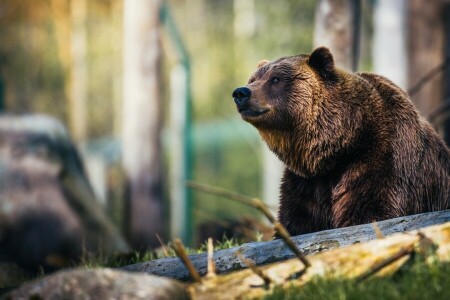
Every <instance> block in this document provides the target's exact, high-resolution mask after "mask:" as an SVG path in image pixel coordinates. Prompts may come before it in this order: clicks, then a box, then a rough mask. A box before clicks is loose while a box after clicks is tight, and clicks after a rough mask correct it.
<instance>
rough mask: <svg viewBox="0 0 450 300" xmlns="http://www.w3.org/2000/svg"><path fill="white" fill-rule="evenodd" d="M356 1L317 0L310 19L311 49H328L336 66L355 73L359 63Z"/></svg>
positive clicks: (357, 1) (358, 2)
mask: <svg viewBox="0 0 450 300" xmlns="http://www.w3.org/2000/svg"><path fill="white" fill-rule="evenodd" d="M359 6H360V0H318V1H317V4H316V16H315V19H314V22H315V23H314V47H320V46H325V47H328V48H329V49H330V50H331V53H332V54H333V57H334V60H335V63H336V65H337V66H338V67H340V68H343V69H345V70H347V71H351V70H353V71H356V69H357V62H358V60H359V53H358V46H359V45H358V43H359V37H358V32H359V31H358V30H359V26H360V24H359Z"/></svg>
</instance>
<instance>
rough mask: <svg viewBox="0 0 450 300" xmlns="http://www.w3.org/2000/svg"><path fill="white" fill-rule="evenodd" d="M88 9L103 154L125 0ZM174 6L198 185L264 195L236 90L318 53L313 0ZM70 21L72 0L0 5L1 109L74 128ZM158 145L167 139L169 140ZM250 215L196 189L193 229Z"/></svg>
mask: <svg viewBox="0 0 450 300" xmlns="http://www.w3.org/2000/svg"><path fill="white" fill-rule="evenodd" d="M86 3H87V7H86V16H85V17H86V22H85V26H84V31H85V33H84V34H85V37H86V58H87V59H86V62H85V65H86V70H87V71H86V77H87V78H86V80H87V92H86V93H87V107H88V109H87V112H86V114H87V133H86V140H85V141H82V142H83V143H87V142H89V143H95V142H99V141H103V142H104V144H105V145H109V146H107V147H111V148H114V147H116V148H117V147H118V145H119V143H118V142H117V140H118V137H119V136H120V130H121V128H120V126H121V107H122V86H121V84H122V68H123V66H122V64H123V60H122V51H123V40H122V39H123V37H122V33H123V20H122V18H123V3H122V1H121V0H90V1H87V2H86ZM168 3H169V4H170V7H171V10H172V14H173V16H174V18H175V21H176V22H177V25H178V27H179V30H180V31H181V34H182V38H183V40H184V42H185V44H186V45H187V48H188V52H189V55H190V59H191V69H192V102H193V133H194V143H193V147H194V160H193V162H194V164H193V180H195V181H199V182H204V183H208V184H212V185H217V186H221V187H225V188H228V189H230V190H233V191H236V192H239V193H243V194H246V195H250V196H258V197H261V196H262V194H261V190H262V159H263V158H262V151H261V149H262V143H261V141H260V138H259V136H258V134H257V131H256V130H255V129H254V128H253V127H251V126H250V125H248V124H246V123H244V122H242V121H241V120H240V117H239V115H238V114H237V113H236V111H235V106H234V103H233V100H232V98H231V92H232V91H233V89H234V88H236V87H238V86H241V85H244V84H245V83H246V82H247V79H248V78H249V76H250V75H251V73H252V72H253V71H254V70H255V69H256V64H257V63H258V61H259V60H261V59H269V60H270V59H274V58H277V57H280V56H287V55H294V54H298V53H308V52H310V51H311V50H312V37H313V24H314V15H315V4H316V1H314V0H301V1H298V0H279V1H270V0H258V1H231V0H217V1H208V0H170V1H168ZM242 5H244V7H243V6H242ZM245 5H247V6H245ZM248 5H250V7H249V6H248ZM366 13H367V12H366ZM364 20H365V21H364V22H366V23H367V24H366V25H363V28H365V30H367V34H369V35H370V25H368V24H369V22H368V21H367V18H366V19H364ZM71 22H72V21H71V15H70V1H68V0H1V1H0V87H1V86H4V87H5V88H4V90H3V93H0V99H2V106H3V107H2V109H4V110H5V111H7V112H13V113H16V112H17V113H25V112H33V113H45V114H50V115H52V116H54V117H56V118H58V119H60V120H61V121H62V122H64V123H65V124H66V125H67V126H68V127H69V128H70V124H69V120H68V118H69V110H70V103H69V97H68V95H69V93H70V88H71V87H70V84H69V82H70V76H72V75H71V72H70V67H69V66H70V63H71V61H70V60H71V57H70V51H71V49H70V47H71V42H73V41H71V37H70V34H69V31H70V27H71V25H72V24H71ZM366 37H367V35H366ZM162 38H163V60H164V61H163V66H164V68H163V74H162V75H163V76H164V80H163V93H164V96H163V99H164V115H165V116H167V115H168V107H169V106H168V102H169V99H170V96H169V91H168V88H169V79H168V78H169V70H170V68H171V67H172V66H173V64H174V54H173V49H171V48H170V46H169V45H168V43H167V42H166V41H165V39H167V37H165V36H164V35H163V36H162ZM369 48H370V47H369V46H367V43H366V44H364V43H363V46H362V52H363V58H364V57H370V55H369V54H368V52H369ZM362 65H363V67H364V68H369V67H370V60H368V59H365V60H363V64H362ZM0 91H1V88H0ZM166 120H167V118H166ZM165 122H167V121H165ZM162 139H163V141H166V140H167V138H165V136H164V133H163V137H162ZM163 144H164V145H165V147H166V149H167V147H170V145H168V143H167V142H165V143H163ZM111 151H112V152H114V153H116V152H117V151H119V150H117V149H116V150H114V149H113V150H111ZM119 152H120V151H119ZM112 160H113V163H112V165H114V163H116V164H118V163H119V162H118V158H117V156H113V158H112ZM166 160H167V159H166ZM166 164H169V162H168V161H167V162H166ZM111 169H112V170H113V171H112V172H110V174H109V177H108V179H107V182H108V185H109V189H110V190H109V194H108V195H107V197H108V199H107V202H106V203H109V206H108V207H107V209H108V211H110V212H111V215H112V216H113V217H114V219H115V220H116V221H118V222H120V221H121V213H120V211H121V209H122V204H121V201H122V199H121V192H120V184H121V182H120V180H121V177H120V176H121V175H120V174H119V173H120V172H117V168H116V169H114V168H113V167H112V168H111ZM168 189H170V186H169V185H168V184H167V185H166V191H167V190H168ZM166 194H168V193H167V192H166ZM166 197H168V196H166ZM167 202H168V201H167ZM167 202H166V203H167ZM107 205H108V204H107ZM244 215H249V216H251V217H252V218H253V217H255V216H256V214H255V212H254V211H253V210H252V209H250V208H247V207H243V206H241V205H238V204H233V203H231V202H230V201H227V200H226V199H220V198H216V197H214V196H210V195H204V194H199V193H196V192H194V216H195V218H194V219H195V223H196V224H197V225H199V224H200V223H203V222H216V223H220V222H228V221H229V220H236V219H238V218H240V217H242V216H244Z"/></svg>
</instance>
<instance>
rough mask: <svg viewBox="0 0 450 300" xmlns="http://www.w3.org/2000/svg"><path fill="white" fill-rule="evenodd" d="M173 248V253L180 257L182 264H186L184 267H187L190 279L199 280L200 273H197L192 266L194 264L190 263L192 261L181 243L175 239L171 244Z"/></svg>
mask: <svg viewBox="0 0 450 300" xmlns="http://www.w3.org/2000/svg"><path fill="white" fill-rule="evenodd" d="M172 248H173V250H175V253H176V254H177V256H178V257H179V258H180V259H181V261H182V262H183V264H184V265H185V266H186V269H188V271H189V274H191V277H192V279H193V280H194V282H201V281H202V280H201V278H200V275H198V272H197V270H196V269H195V268H194V265H193V264H192V261H191V260H190V259H189V257H188V255H187V254H186V250H185V249H184V246H183V243H182V242H181V241H180V240H179V239H176V240H175V241H174V245H173V246H172Z"/></svg>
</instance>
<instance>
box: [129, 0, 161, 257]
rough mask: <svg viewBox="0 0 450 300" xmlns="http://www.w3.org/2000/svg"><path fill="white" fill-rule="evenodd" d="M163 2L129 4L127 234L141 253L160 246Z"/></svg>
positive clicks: (158, 0) (134, 1) (134, 0)
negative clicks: (161, 10) (143, 250)
mask: <svg viewBox="0 0 450 300" xmlns="http://www.w3.org/2000/svg"><path fill="white" fill-rule="evenodd" d="M161 4H162V1H160V0H145V1H138V0H130V1H125V2H124V84H123V93H124V94H123V96H124V97H123V128H122V130H123V136H122V143H123V144H122V149H123V167H124V171H125V176H126V180H127V188H126V190H127V195H126V201H127V216H126V218H125V219H126V223H127V224H126V227H127V228H126V229H127V233H128V236H129V239H130V242H131V243H132V245H133V246H134V247H136V248H137V249H145V248H146V247H154V246H157V245H159V243H158V240H157V238H156V234H159V235H162V233H163V201H162V188H161V184H162V179H161V160H162V159H161V150H160V149H161V147H160V131H161V95H160V61H161V45H160V24H159V11H160V7H161Z"/></svg>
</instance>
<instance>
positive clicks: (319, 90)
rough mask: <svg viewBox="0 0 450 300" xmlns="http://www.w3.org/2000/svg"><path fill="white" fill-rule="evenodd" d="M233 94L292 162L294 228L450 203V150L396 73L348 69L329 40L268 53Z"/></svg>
mask: <svg viewBox="0 0 450 300" xmlns="http://www.w3.org/2000/svg"><path fill="white" fill-rule="evenodd" d="M233 98H234V101H235V103H236V107H237V110H238V111H239V113H240V114H241V117H242V119H244V120H245V121H247V122H249V123H251V124H252V125H253V126H255V127H256V128H257V129H258V131H259V133H260V135H261V137H262V139H263V140H264V141H265V142H266V143H267V145H268V146H269V148H270V149H271V150H272V151H273V152H274V153H275V154H276V155H277V156H278V157H279V158H280V160H281V161H283V163H284V164H285V166H286V168H285V171H284V176H283V179H282V184H281V196H280V208H279V216H278V217H279V221H280V222H281V223H282V224H283V225H284V226H285V227H286V228H287V230H288V231H289V233H290V234H292V235H297V234H303V233H308V232H314V231H319V230H324V229H330V228H338V227H345V226H352V225H357V224H364V223H370V222H374V221H381V220H384V219H390V218H394V217H399V216H405V215H411V214H417V213H423V212H428V211H436V210H444V209H447V208H449V204H450V160H449V159H450V151H449V149H448V148H447V147H446V145H445V143H444V142H443V140H442V139H441V138H440V137H439V136H438V135H437V134H436V132H435V131H434V130H433V129H432V127H431V126H430V124H428V123H427V122H426V121H425V120H424V119H422V118H421V117H420V116H419V114H418V112H417V111H416V109H415V108H414V106H413V104H412V103H411V101H410V99H409V97H408V95H407V94H406V93H405V92H404V91H402V90H401V89H400V88H399V87H398V86H396V85H395V84H394V83H392V82H391V81H389V80H388V79H386V78H384V77H382V76H379V75H375V74H369V73H356V74H354V73H348V72H345V71H343V70H340V69H338V68H336V67H335V66H334V60H333V56H332V55H331V53H330V51H329V50H328V49H327V48H324V47H321V48H318V49H316V50H314V51H313V52H312V53H311V55H304V54H301V55H296V56H289V57H283V58H279V59H277V60H275V61H272V62H267V61H263V62H261V63H260V64H258V69H257V71H256V72H255V74H253V75H252V76H251V78H250V80H249V81H248V84H247V85H246V86H245V87H240V88H237V89H236V90H235V91H234V92H233Z"/></svg>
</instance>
